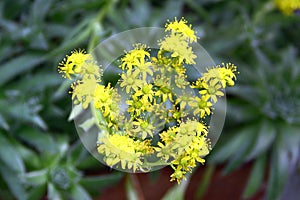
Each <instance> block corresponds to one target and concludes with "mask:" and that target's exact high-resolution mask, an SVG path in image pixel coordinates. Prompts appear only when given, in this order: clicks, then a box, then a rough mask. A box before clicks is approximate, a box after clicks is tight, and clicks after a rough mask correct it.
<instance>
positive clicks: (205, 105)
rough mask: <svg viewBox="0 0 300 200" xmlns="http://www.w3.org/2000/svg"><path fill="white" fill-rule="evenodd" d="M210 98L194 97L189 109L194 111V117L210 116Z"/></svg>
mask: <svg viewBox="0 0 300 200" xmlns="http://www.w3.org/2000/svg"><path fill="white" fill-rule="evenodd" d="M209 98H210V96H208V95H203V96H201V98H199V97H196V98H195V101H193V102H191V107H192V108H193V109H194V115H198V114H199V115H200V118H203V117H205V116H206V115H210V114H211V111H210V110H211V106H212V103H211V102H210V101H209Z"/></svg>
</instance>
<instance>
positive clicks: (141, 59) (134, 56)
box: [121, 44, 150, 71]
mask: <svg viewBox="0 0 300 200" xmlns="http://www.w3.org/2000/svg"><path fill="white" fill-rule="evenodd" d="M145 48H146V45H142V44H136V45H135V48H134V49H132V50H130V51H129V52H128V53H126V54H125V56H124V57H123V58H121V62H122V65H121V68H122V70H124V69H126V70H128V71H131V70H132V69H133V67H134V66H148V65H149V64H148V63H146V64H145V59H147V58H150V53H149V52H147V51H146V50H145Z"/></svg>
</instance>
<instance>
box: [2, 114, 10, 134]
mask: <svg viewBox="0 0 300 200" xmlns="http://www.w3.org/2000/svg"><path fill="white" fill-rule="evenodd" d="M0 127H2V128H3V129H4V130H6V131H8V130H9V125H8V124H7V122H6V120H5V119H4V117H3V116H2V115H1V114H0Z"/></svg>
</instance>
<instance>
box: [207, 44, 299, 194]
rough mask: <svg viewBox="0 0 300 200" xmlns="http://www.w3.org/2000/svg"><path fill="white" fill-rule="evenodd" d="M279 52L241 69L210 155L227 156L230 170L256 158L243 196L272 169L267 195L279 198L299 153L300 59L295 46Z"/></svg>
mask: <svg viewBox="0 0 300 200" xmlns="http://www.w3.org/2000/svg"><path fill="white" fill-rule="evenodd" d="M280 55H281V58H280V60H279V62H277V63H274V64H273V65H271V66H264V65H260V66H259V67H258V68H256V69H251V70H249V69H245V68H244V70H241V76H240V81H239V82H238V84H237V87H235V88H233V89H231V90H229V92H228V93H229V94H231V96H230V101H229V102H228V107H229V109H228V114H227V118H228V119H229V120H230V122H231V123H230V124H228V125H227V127H226V131H227V132H228V133H226V135H224V136H223V137H222V139H221V140H220V142H219V143H218V145H217V146H216V149H215V151H214V153H213V154H212V156H211V157H210V161H212V162H223V161H226V160H227V162H228V163H227V165H226V167H225V170H224V171H225V172H226V173H229V172H231V171H232V170H234V169H236V168H237V167H239V166H241V165H242V164H243V163H245V162H248V161H251V160H253V159H255V161H254V164H253V168H252V172H251V174H250V176H249V179H248V183H247V186H246V188H245V191H244V196H245V197H250V196H252V195H254V194H255V193H256V192H257V191H258V189H260V186H261V185H262V183H263V182H264V180H265V177H266V176H267V175H268V188H267V192H266V196H267V199H277V198H278V197H279V196H280V194H281V192H282V191H283V188H284V186H285V183H286V180H287V177H288V175H289V173H290V172H291V171H292V170H295V168H296V165H297V159H299V152H300V151H299V147H300V146H299V145H300V135H299V128H300V103H299V102H300V91H299V84H300V71H299V65H300V60H299V59H296V52H295V51H294V49H293V48H289V49H287V50H286V51H284V52H281V54H280Z"/></svg>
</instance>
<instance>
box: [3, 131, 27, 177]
mask: <svg viewBox="0 0 300 200" xmlns="http://www.w3.org/2000/svg"><path fill="white" fill-rule="evenodd" d="M0 161H2V162H3V163H4V164H5V165H6V166H7V167H8V168H10V169H11V170H13V171H15V172H24V171H25V168H24V163H23V160H22V158H21V156H20V154H19V153H18V151H16V149H15V148H14V146H13V144H12V143H11V142H10V141H9V140H8V139H7V137H6V136H5V135H4V134H2V133H1V132H0Z"/></svg>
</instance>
